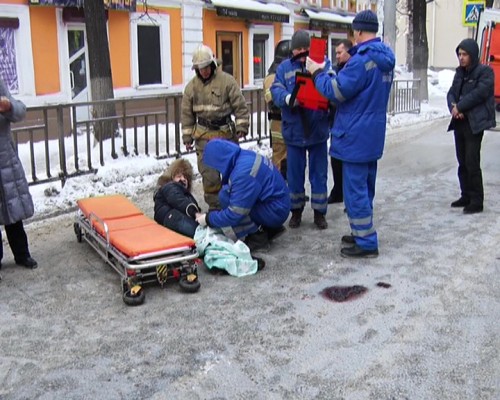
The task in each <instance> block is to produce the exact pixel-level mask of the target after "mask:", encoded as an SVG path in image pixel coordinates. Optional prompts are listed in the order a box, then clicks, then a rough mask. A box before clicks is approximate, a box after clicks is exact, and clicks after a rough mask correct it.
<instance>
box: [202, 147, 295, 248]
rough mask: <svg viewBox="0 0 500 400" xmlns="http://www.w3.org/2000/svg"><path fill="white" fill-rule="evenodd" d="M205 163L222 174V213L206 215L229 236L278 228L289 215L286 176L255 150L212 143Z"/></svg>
mask: <svg viewBox="0 0 500 400" xmlns="http://www.w3.org/2000/svg"><path fill="white" fill-rule="evenodd" d="M203 162H204V163H205V164H206V165H208V166H209V167H211V168H214V169H216V170H217V171H219V172H220V174H221V177H222V185H223V186H222V189H221V191H220V192H219V201H220V204H221V210H220V211H210V212H209V213H208V214H207V217H206V221H207V225H208V226H211V227H213V228H221V229H222V230H223V232H224V233H225V234H226V236H229V237H232V238H233V239H235V238H237V239H241V238H243V237H245V236H247V235H249V234H251V233H254V232H256V231H257V229H258V228H259V226H263V227H269V228H277V227H280V226H282V225H283V223H284V222H285V221H286V220H287V218H288V215H289V214H290V194H289V191H288V187H287V185H286V182H285V180H284V179H283V176H281V173H280V172H279V171H278V170H277V169H276V167H275V166H274V165H273V163H272V162H271V160H269V159H267V158H266V157H264V156H261V155H260V154H257V153H255V152H254V151H250V150H244V149H241V148H240V147H239V146H238V145H236V144H234V143H232V142H230V141H227V140H222V139H213V140H210V141H209V142H208V144H207V146H206V147H205V152H204V153H203Z"/></svg>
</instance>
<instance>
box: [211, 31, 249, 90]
mask: <svg viewBox="0 0 500 400" xmlns="http://www.w3.org/2000/svg"><path fill="white" fill-rule="evenodd" d="M216 37H217V50H216V55H217V58H218V59H219V60H221V61H222V70H223V71H224V72H227V73H228V74H230V75H232V76H233V77H234V79H236V82H238V84H239V85H240V87H243V79H242V78H243V71H242V63H241V33H240V32H217V34H216Z"/></svg>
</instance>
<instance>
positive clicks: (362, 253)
mask: <svg viewBox="0 0 500 400" xmlns="http://www.w3.org/2000/svg"><path fill="white" fill-rule="evenodd" d="M340 255H341V256H342V257H349V258H374V257H378V249H374V250H366V249H362V248H361V247H359V246H358V245H357V244H355V245H354V246H352V247H343V248H342V249H340Z"/></svg>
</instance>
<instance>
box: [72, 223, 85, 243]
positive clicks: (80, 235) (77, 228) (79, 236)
mask: <svg viewBox="0 0 500 400" xmlns="http://www.w3.org/2000/svg"><path fill="white" fill-rule="evenodd" d="M73 229H74V231H75V235H76V241H77V242H78V243H81V242H82V238H83V233H82V228H80V225H78V223H76V222H75V223H74V224H73Z"/></svg>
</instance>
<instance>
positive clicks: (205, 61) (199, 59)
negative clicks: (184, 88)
mask: <svg viewBox="0 0 500 400" xmlns="http://www.w3.org/2000/svg"><path fill="white" fill-rule="evenodd" d="M211 63H214V64H215V66H216V67H217V61H216V60H215V57H214V53H213V52H212V49H211V48H210V47H208V46H205V45H204V44H200V45H199V46H198V47H197V48H196V50H195V51H194V53H193V67H192V69H200V68H205V67H208V66H209V65H210V64H211Z"/></svg>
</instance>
